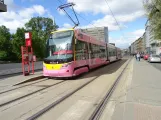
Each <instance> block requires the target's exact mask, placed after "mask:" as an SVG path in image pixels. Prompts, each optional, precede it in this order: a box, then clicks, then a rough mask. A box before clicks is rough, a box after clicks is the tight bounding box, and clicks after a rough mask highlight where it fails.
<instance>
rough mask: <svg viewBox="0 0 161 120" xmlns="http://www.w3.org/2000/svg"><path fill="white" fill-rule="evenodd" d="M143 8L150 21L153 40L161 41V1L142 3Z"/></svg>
mask: <svg viewBox="0 0 161 120" xmlns="http://www.w3.org/2000/svg"><path fill="white" fill-rule="evenodd" d="M144 8H145V10H146V13H147V16H148V19H149V20H150V25H151V28H152V30H151V32H152V33H153V35H154V39H157V40H161V1H160V0H153V1H151V0H146V1H144Z"/></svg>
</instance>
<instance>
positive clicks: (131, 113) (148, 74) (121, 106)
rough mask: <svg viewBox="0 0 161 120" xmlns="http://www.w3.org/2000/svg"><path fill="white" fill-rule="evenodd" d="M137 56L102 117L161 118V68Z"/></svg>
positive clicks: (109, 119)
mask: <svg viewBox="0 0 161 120" xmlns="http://www.w3.org/2000/svg"><path fill="white" fill-rule="evenodd" d="M151 64H155V63H148V62H147V61H144V60H143V59H141V61H140V62H139V61H136V60H135V59H134V58H133V59H132V61H131V64H129V65H128V68H127V69H126V70H125V73H124V74H123V76H122V78H121V79H120V82H119V84H118V86H117V87H116V89H115V91H114V92H113V94H112V96H111V99H110V101H109V102H108V104H107V106H106V108H105V111H104V112H103V114H102V117H101V119H100V120H161V71H160V70H159V69H156V68H155V67H153V66H152V65H151Z"/></svg>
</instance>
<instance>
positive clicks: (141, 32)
mask: <svg viewBox="0 0 161 120" xmlns="http://www.w3.org/2000/svg"><path fill="white" fill-rule="evenodd" d="M144 32H145V29H139V30H136V31H134V32H130V33H129V34H130V35H133V36H136V37H138V38H139V37H141V36H142V35H143V33H144Z"/></svg>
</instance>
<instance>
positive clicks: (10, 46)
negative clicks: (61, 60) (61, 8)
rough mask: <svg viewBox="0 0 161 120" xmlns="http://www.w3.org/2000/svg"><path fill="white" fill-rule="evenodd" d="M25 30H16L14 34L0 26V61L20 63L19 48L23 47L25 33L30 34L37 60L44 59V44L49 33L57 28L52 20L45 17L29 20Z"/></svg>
mask: <svg viewBox="0 0 161 120" xmlns="http://www.w3.org/2000/svg"><path fill="white" fill-rule="evenodd" d="M25 26H26V29H25V28H17V30H16V33H15V34H12V35H11V34H10V32H9V29H8V28H6V27H5V26H0V60H10V61H20V60H21V46H24V45H25V32H27V31H30V32H32V46H33V50H34V53H35V55H36V56H37V58H38V59H42V58H44V53H45V43H46V40H47V39H48V37H49V35H50V33H51V31H54V30H56V29H57V28H58V26H57V25H55V23H53V20H52V19H50V18H45V17H34V18H31V19H30V20H29V21H28V22H27V23H26V24H25Z"/></svg>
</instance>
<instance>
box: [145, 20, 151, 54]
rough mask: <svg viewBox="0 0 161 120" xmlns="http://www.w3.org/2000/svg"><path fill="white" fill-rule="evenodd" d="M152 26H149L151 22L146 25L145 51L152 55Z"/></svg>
mask: <svg viewBox="0 0 161 120" xmlns="http://www.w3.org/2000/svg"><path fill="white" fill-rule="evenodd" d="M150 38H151V36H150V24H149V20H148V21H147V22H146V24H145V50H146V53H148V54H150V51H151V49H150V42H149V41H150Z"/></svg>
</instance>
